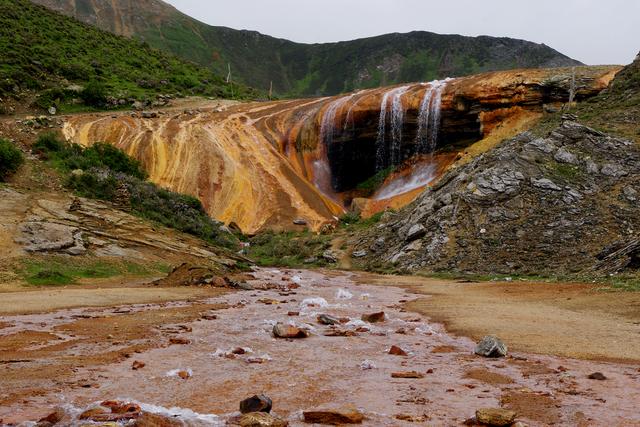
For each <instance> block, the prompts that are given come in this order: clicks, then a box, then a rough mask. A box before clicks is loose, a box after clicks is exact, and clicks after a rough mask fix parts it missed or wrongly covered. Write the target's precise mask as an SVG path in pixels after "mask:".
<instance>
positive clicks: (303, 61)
mask: <svg viewBox="0 0 640 427" xmlns="http://www.w3.org/2000/svg"><path fill="white" fill-rule="evenodd" d="M33 1H34V2H36V3H39V4H42V5H45V6H47V7H49V8H51V9H54V10H57V11H60V12H62V13H64V14H67V15H69V16H74V17H76V18H78V19H79V20H82V21H84V22H87V23H90V24H92V25H97V26H98V27H100V28H102V29H105V30H108V31H112V32H114V33H116V34H122V35H127V36H134V37H137V38H139V39H141V40H145V41H147V42H148V43H149V44H150V45H152V46H154V47H157V48H161V49H164V50H167V51H170V52H173V53H175V54H177V55H181V56H183V57H185V58H187V59H190V60H193V61H195V62H198V63H200V64H203V65H206V66H210V67H212V68H213V69H214V70H216V71H217V72H219V73H225V74H226V73H227V67H228V65H229V64H230V65H231V70H232V75H233V76H234V77H235V78H236V79H240V80H241V81H243V82H244V83H246V84H248V85H250V86H253V87H256V88H259V89H262V90H268V89H269V87H270V84H271V83H272V82H273V86H274V89H275V90H276V91H277V92H279V93H281V94H288V95H296V96H303V95H333V94H336V93H341V92H348V91H351V90H355V89H358V88H371V87H376V86H384V85H391V84H395V83H399V82H411V81H421V80H427V81H428V80H433V79H436V78H444V77H456V76H462V75H469V74H474V73H479V72H484V71H492V70H504V69H512V68H535V67H557V66H570V65H579V62H577V61H574V60H572V59H570V58H568V57H567V56H565V55H562V54H561V53H559V52H557V51H555V50H553V49H551V48H550V47H548V46H545V45H540V44H535V43H531V42H527V41H523V40H515V39H509V38H494V37H487V36H482V37H475V38H474V37H463V36H458V35H439V34H434V33H428V32H412V33H408V34H387V35H383V36H379V37H371V38H365V39H360V40H354V41H348V42H340V43H328V44H313V45H311V44H300V43H294V42H290V41H287V40H282V39H276V38H273V37H269V36H266V35H263V34H260V33H257V32H252V31H238V30H233V29H230V28H225V27H214V26H209V25H206V24H203V23H201V22H198V21H196V20H195V19H192V18H190V17H188V16H186V15H184V14H182V13H181V12H179V11H178V10H176V9H175V8H173V7H172V6H170V5H168V4H166V3H164V2H162V1H160V0H141V1H134V0H33Z"/></svg>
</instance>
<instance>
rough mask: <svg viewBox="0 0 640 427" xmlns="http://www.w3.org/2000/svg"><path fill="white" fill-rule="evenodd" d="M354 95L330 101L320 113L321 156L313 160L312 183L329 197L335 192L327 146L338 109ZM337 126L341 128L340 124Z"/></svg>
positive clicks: (332, 135) (333, 133)
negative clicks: (321, 113) (322, 112)
mask: <svg viewBox="0 0 640 427" xmlns="http://www.w3.org/2000/svg"><path fill="white" fill-rule="evenodd" d="M355 95H356V94H355V93H352V94H350V95H347V96H343V97H341V98H338V99H336V100H335V101H332V102H331V104H329V106H328V107H327V109H326V111H325V112H324V114H323V115H322V122H321V124H320V144H321V148H320V150H321V153H320V154H321V156H320V158H318V159H317V160H315V161H314V162H313V181H314V182H313V183H314V184H315V186H316V188H318V189H319V190H320V191H321V192H322V194H324V195H325V196H328V197H329V198H331V199H334V198H335V194H334V193H335V192H334V190H333V185H332V177H331V167H330V166H329V156H328V153H329V146H330V145H331V144H332V143H333V138H334V136H335V130H336V116H337V115H338V111H340V109H341V108H343V107H344V106H345V104H346V103H347V102H349V101H350V100H351V99H352V98H353V97H354V96H355ZM339 127H340V129H342V126H339Z"/></svg>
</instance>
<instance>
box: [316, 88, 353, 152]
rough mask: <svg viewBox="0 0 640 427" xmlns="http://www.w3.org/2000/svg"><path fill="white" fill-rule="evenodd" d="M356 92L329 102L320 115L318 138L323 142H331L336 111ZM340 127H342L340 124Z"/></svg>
mask: <svg viewBox="0 0 640 427" xmlns="http://www.w3.org/2000/svg"><path fill="white" fill-rule="evenodd" d="M355 95H356V94H355V93H352V94H351V95H347V96H343V97H341V98H338V99H336V100H335V101H333V102H331V104H329V107H327V110H326V111H325V113H324V115H323V116H322V123H321V125H320V139H321V141H322V142H323V143H324V144H325V145H328V144H331V143H332V142H333V136H334V133H335V129H336V116H337V114H338V111H340V109H341V108H342V107H343V106H344V105H345V104H346V103H347V102H348V101H349V100H351V99H352V98H353V97H354V96H355ZM340 128H342V127H341V126H340Z"/></svg>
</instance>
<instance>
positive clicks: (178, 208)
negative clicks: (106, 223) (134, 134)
mask: <svg viewBox="0 0 640 427" xmlns="http://www.w3.org/2000/svg"><path fill="white" fill-rule="evenodd" d="M32 149H33V151H34V152H35V153H38V154H39V155H40V156H42V157H45V158H47V159H49V160H50V161H51V162H52V163H53V164H54V165H55V166H56V167H57V168H58V169H59V170H61V171H63V172H65V173H67V174H68V177H67V181H66V183H67V186H68V187H69V188H71V189H73V190H74V191H75V192H76V194H78V195H80V196H82V197H86V198H91V199H100V200H106V201H111V202H114V201H116V196H117V195H119V194H121V193H120V189H121V188H122V187H124V188H126V190H127V192H128V194H129V204H130V207H131V209H132V211H133V213H134V214H136V215H138V216H140V217H143V218H146V219H149V220H152V221H155V222H157V223H159V224H162V225H164V226H166V227H170V228H174V229H176V230H179V231H182V232H185V233H188V234H192V235H194V236H196V237H199V238H201V239H203V240H205V241H207V242H210V243H212V244H215V245H219V246H224V247H228V248H236V246H237V244H238V239H237V237H236V236H234V235H232V234H229V233H225V232H223V231H221V230H220V227H221V225H222V223H220V222H218V221H215V220H213V219H212V218H211V217H209V215H208V214H207V212H206V211H205V209H204V207H203V206H202V203H200V200H198V199H197V198H195V197H193V196H189V195H185V194H179V193H174V192H172V191H169V190H165V189H163V188H160V187H158V186H157V185H155V184H153V183H150V182H147V181H146V179H147V174H146V172H145V171H144V169H143V168H142V165H141V164H140V162H138V161H137V160H135V159H133V158H132V157H130V156H128V155H127V154H126V153H125V152H124V151H122V150H120V149H118V148H116V147H114V146H112V145H109V144H105V143H95V144H93V145H92V146H91V147H88V148H84V147H82V146H80V145H78V144H68V143H65V142H62V141H60V140H59V139H58V138H57V137H56V135H55V134H45V135H42V136H41V137H40V138H39V139H38V141H37V142H36V143H35V144H34V145H33V148H32ZM78 169H79V170H82V173H75V172H73V171H75V170H78ZM72 172H73V173H72ZM118 201H119V202H121V201H122V200H118Z"/></svg>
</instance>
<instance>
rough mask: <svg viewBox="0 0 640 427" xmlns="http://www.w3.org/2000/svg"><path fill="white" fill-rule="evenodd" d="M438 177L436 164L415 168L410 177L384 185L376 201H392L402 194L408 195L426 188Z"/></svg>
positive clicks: (426, 164)
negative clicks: (418, 189)
mask: <svg viewBox="0 0 640 427" xmlns="http://www.w3.org/2000/svg"><path fill="white" fill-rule="evenodd" d="M436 176H437V166H436V164H435V163H423V164H421V165H419V166H417V167H416V168H415V170H414V171H413V172H412V173H411V174H410V175H408V176H402V177H398V178H396V179H394V180H393V181H391V182H390V183H388V184H386V185H384V186H383V187H382V188H380V190H378V192H377V193H376V195H375V196H374V198H375V199H376V200H384V199H390V198H391V197H395V196H398V195H400V194H404V193H408V192H409V191H412V190H415V189H417V188H422V187H426V186H427V185H429V184H430V183H431V182H432V181H433V180H434V179H435V178H436Z"/></svg>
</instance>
